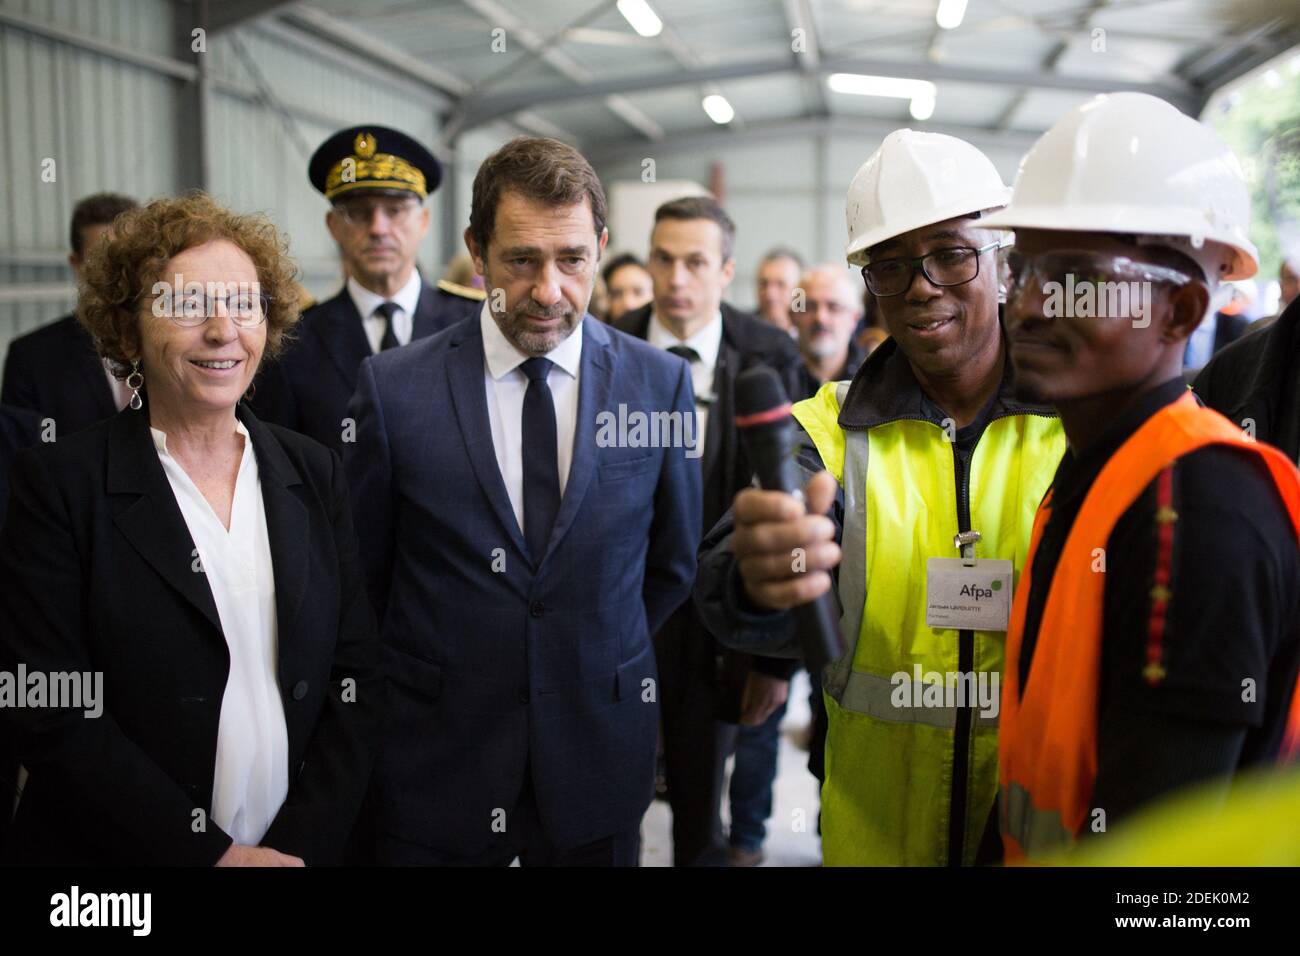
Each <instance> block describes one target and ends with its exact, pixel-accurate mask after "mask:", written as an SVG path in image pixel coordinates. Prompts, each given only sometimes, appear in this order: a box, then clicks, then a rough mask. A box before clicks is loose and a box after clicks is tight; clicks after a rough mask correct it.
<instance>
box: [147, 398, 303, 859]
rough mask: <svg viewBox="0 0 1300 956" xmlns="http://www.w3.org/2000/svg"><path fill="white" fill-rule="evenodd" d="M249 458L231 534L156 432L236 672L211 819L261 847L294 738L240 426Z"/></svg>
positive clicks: (257, 487) (271, 580)
mask: <svg viewBox="0 0 1300 956" xmlns="http://www.w3.org/2000/svg"><path fill="white" fill-rule="evenodd" d="M235 430H236V431H237V432H238V433H239V434H240V435H243V436H244V452H243V457H242V458H241V460H240V463H239V476H238V478H237V479H236V480H235V498H234V502H233V505H232V507H231V513H230V530H229V531H227V530H226V528H225V525H223V524H222V523H221V519H219V518H218V517H217V515H216V512H214V511H213V510H212V506H211V505H209V504H208V501H207V499H206V498H204V497H203V493H202V492H201V491H199V489H198V487H197V486H196V485H195V484H194V482H193V481H192V480H190V476H189V475H187V474H186V473H185V469H184V468H182V467H181V465H180V463H179V462H178V461H176V459H175V458H173V457H172V456H171V455H170V454H169V453H168V451H167V435H166V434H165V433H163V432H161V431H159V430H158V429H156V428H150V429H149V431H150V432H152V433H153V441H154V447H155V448H157V450H158V459H159V461H161V462H162V466H163V471H165V472H166V473H167V481H168V482H169V483H170V484H171V487H172V493H173V494H174V495H175V496H176V503H177V504H178V505H180V509H181V514H182V516H184V518H185V524H186V525H187V526H188V528H189V531H190V536H191V537H192V538H193V539H194V544H195V546H196V547H197V548H198V552H199V554H198V557H199V559H200V560H201V561H202V563H203V570H204V571H205V572H206V573H207V576H208V586H209V588H210V589H211V591H212V598H213V601H214V602H215V603H216V605H217V615H218V617H219V618H220V619H221V629H222V631H223V632H224V633H225V638H226V645H227V647H228V648H229V649H230V673H229V676H228V677H227V679H226V690H225V694H224V695H223V696H222V698H221V720H220V723H219V724H218V728H217V763H216V768H215V773H214V777H213V785H212V820H213V822H214V823H216V824H217V826H219V827H221V829H222V830H224V831H225V832H226V833H228V834H230V835H231V836H232V837H233V838H234V840H235V842H236V843H241V844H246V845H248V846H257V845H258V844H260V843H261V841H262V838H263V837H264V836H265V835H266V831H267V829H268V828H269V827H270V826H271V821H272V820H274V819H275V815H276V813H277V812H279V809H280V805H281V804H283V803H284V798H285V796H286V795H287V794H288V792H289V732H288V728H287V727H286V726H285V720H284V703H283V701H282V699H281V697H280V684H279V680H278V678H277V676H276V661H277V658H278V654H279V649H278V646H277V645H278V641H277V637H278V635H277V623H276V615H275V575H274V572H273V570H272V567H271V543H270V539H269V538H268V536H267V530H266V509H265V507H264V505H263V502H262V487H261V482H260V480H259V478H258V471H257V456H256V455H255V454H254V453H253V441H252V439H251V438H250V437H249V434H248V430H247V429H246V428H244V424H243V422H240V421H239V420H238V419H236V421H235Z"/></svg>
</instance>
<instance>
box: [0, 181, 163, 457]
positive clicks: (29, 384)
mask: <svg viewBox="0 0 1300 956" xmlns="http://www.w3.org/2000/svg"><path fill="white" fill-rule="evenodd" d="M136 205H137V203H136V201H135V200H134V199H131V198H129V197H127V196H119V195H117V194H116V193H96V194H95V195H93V196H87V197H86V198H85V199H82V200H81V201H80V202H78V203H77V205H76V207H75V208H74V209H73V211H72V225H71V227H70V232H71V243H72V252H71V254H69V256H68V265H69V266H71V267H72V273H73V275H74V276H76V277H77V278H78V279H79V278H80V277H81V267H82V265H83V264H84V263H85V260H86V253H87V251H88V250H89V249H91V248H93V247H94V245H95V244H96V243H97V242H99V241H101V240H102V239H103V238H104V237H105V236H107V235H108V234H109V233H110V232H111V230H112V224H113V220H114V219H116V218H117V217H118V216H119V215H120V214H121V213H124V212H126V211H127V210H128V209H134V208H135V207H136ZM126 399H127V392H126V390H125V389H124V388H123V387H122V385H121V383H119V382H117V381H116V380H115V379H114V378H113V377H112V375H111V374H109V372H108V370H107V369H106V368H105V367H104V363H103V362H102V361H101V360H100V358H99V356H98V355H97V354H96V353H95V344H94V342H92V341H91V340H90V335H89V334H88V333H87V332H86V330H85V329H83V328H82V327H81V325H80V324H79V323H78V322H77V317H76V316H75V315H65V316H64V317H63V318H61V319H57V320H56V321H54V322H51V323H50V324H49V325H43V326H41V327H40V328H39V329H36V330H34V331H32V332H28V333H27V334H26V335H20V336H18V338H16V339H14V340H13V341H12V342H10V343H9V354H8V356H7V357H6V358H5V373H4V389H3V393H2V395H0V401H2V402H3V403H4V404H6V405H13V406H15V407H16V408H26V409H29V410H30V411H33V412H37V413H39V414H40V415H41V417H42V418H48V419H50V420H51V421H52V422H53V423H54V432H53V437H54V438H56V439H57V438H58V436H60V435H70V434H72V433H73V432H78V431H81V429H83V428H85V427H86V426H87V425H93V424H94V423H95V422H97V421H99V420H100V419H102V418H108V417H109V416H110V415H113V414H115V413H116V412H118V411H119V410H120V409H121V408H122V406H123V405H125V404H126Z"/></svg>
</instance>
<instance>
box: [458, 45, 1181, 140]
mask: <svg viewBox="0 0 1300 956" xmlns="http://www.w3.org/2000/svg"><path fill="white" fill-rule="evenodd" d="M798 69H799V67H798V64H796V63H793V62H791V59H790V58H788V57H783V58H781V59H779V60H770V59H769V60H750V61H746V62H741V63H726V64H720V65H716V66H705V67H700V68H697V69H692V70H673V71H671V72H666V73H651V74H645V75H640V76H621V77H610V78H602V79H600V80H598V81H596V82H593V83H588V84H585V85H583V86H572V87H567V86H564V87H555V88H553V89H544V90H536V91H530V92H527V93H510V94H500V95H496V96H488V97H483V98H481V99H480V98H470V99H467V100H466V101H465V102H463V103H462V104H461V112H462V115H464V117H465V125H464V128H472V127H474V126H480V125H482V124H484V123H488V122H491V121H492V120H495V119H499V118H501V117H503V116H509V115H511V114H512V113H515V112H517V111H519V110H525V109H533V108H536V107H539V106H547V105H554V104H558V103H568V102H573V101H575V100H582V99H591V98H597V97H605V96H610V95H613V94H618V93H638V92H641V91H645V90H656V89H664V88H667V87H674V86H693V85H699V84H707V83H713V82H719V81H723V80H735V79H741V78H745V77H756V76H777V75H784V74H788V73H793V72H796V71H797V70H798ZM817 72H818V73H819V74H827V73H868V74H874V75H883V76H896V77H903V78H906V79H918V80H930V81H933V82H940V83H944V82H947V83H974V84H984V85H990V86H1009V87H1013V88H1017V89H1026V88H1039V89H1056V90H1071V91H1076V92H1084V93H1115V92H1120V91H1123V90H1134V91H1137V92H1140V93H1150V94H1152V95H1154V96H1159V97H1161V98H1162V99H1166V100H1168V101H1169V102H1171V103H1173V104H1174V105H1175V106H1178V107H1180V108H1182V109H1186V108H1187V107H1188V106H1189V105H1190V104H1193V103H1195V102H1197V101H1198V100H1199V99H1200V98H1201V96H1202V91H1200V90H1199V89H1197V88H1196V87H1194V86H1193V85H1191V84H1190V83H1180V82H1166V83H1138V82H1134V81H1132V80H1122V79H1112V78H1109V77H1096V76H1067V75H1063V74H1059V73H1048V74H1044V73H1039V72H1036V71H1021V70H995V69H987V68H983V67H964V66H956V65H953V64H946V63H920V62H913V63H907V62H902V61H898V60H879V59H870V58H862V57H839V58H834V59H825V58H823V59H822V61H821V63H820V65H819V66H818V67H817Z"/></svg>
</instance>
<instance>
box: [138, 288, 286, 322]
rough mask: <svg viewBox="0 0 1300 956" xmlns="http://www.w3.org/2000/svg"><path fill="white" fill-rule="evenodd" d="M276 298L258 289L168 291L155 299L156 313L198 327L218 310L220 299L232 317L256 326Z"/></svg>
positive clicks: (233, 319)
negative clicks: (211, 292) (208, 293)
mask: <svg viewBox="0 0 1300 956" xmlns="http://www.w3.org/2000/svg"><path fill="white" fill-rule="evenodd" d="M274 301H275V299H273V298H272V297H271V296H269V295H265V294H263V293H258V292H234V293H231V294H230V295H228V296H225V297H224V298H220V297H212V296H206V295H203V294H202V293H199V292H195V293H187V294H185V295H178V296H172V295H168V294H166V293H164V294H163V295H160V296H157V297H156V298H155V299H154V300H153V314H154V315H156V316H158V317H159V318H164V317H165V318H168V319H171V320H172V321H173V322H175V323H176V324H177V325H179V326H181V327H182V328H186V329H193V328H197V327H198V326H200V325H202V324H203V323H204V322H206V321H208V319H209V318H211V317H212V316H214V315H216V314H217V303H218V302H220V303H223V304H224V305H225V307H226V315H228V316H229V317H230V321H232V322H234V323H235V325H237V326H239V327H240V328H241V329H255V328H257V327H258V326H259V325H261V324H262V323H263V322H265V321H266V317H267V315H268V314H270V311H271V303H273V302H274Z"/></svg>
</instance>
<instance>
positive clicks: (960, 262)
mask: <svg viewBox="0 0 1300 956" xmlns="http://www.w3.org/2000/svg"><path fill="white" fill-rule="evenodd" d="M1001 245H1002V242H1001V241H1000V240H999V241H998V242H990V243H989V244H988V245H987V246H981V247H980V248H978V249H976V248H975V247H974V246H948V247H946V248H943V249H935V250H934V251H933V252H927V253H926V254H925V255H923V256H917V257H915V258H912V259H909V258H907V257H900V258H897V259H881V260H879V261H878V262H872V263H869V264H868V265H865V266H863V267H862V279H863V281H864V282H866V284H867V289H868V290H870V292H871V294H872V295H874V296H876V297H877V298H888V297H889V296H891V295H902V294H903V293H904V292H906V291H907V290H908V289H910V288H911V287H912V279H913V277H914V276H915V275H916V273H917V272H918V271H919V272H920V273H921V274H922V275H923V276H925V278H926V280H927V281H928V282H929V283H930V284H931V285H936V286H954V285H965V284H966V283H967V282H970V281H971V280H972V279H974V278H975V277H976V276H977V275H979V274H980V256H982V255H983V254H984V253H986V252H988V251H989V250H990V249H997V248H998V247H999V246H1001Z"/></svg>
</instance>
